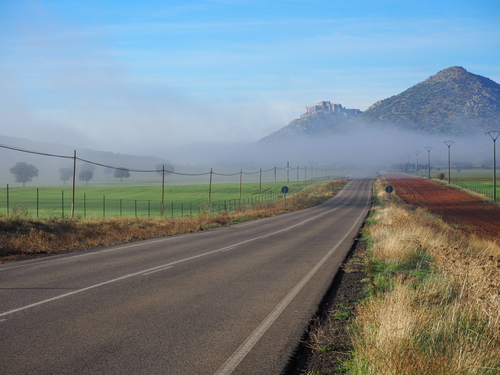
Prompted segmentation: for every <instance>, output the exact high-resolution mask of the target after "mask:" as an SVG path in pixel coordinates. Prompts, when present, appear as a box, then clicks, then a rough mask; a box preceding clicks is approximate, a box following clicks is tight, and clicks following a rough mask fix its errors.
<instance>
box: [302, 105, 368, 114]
mask: <svg viewBox="0 0 500 375" xmlns="http://www.w3.org/2000/svg"><path fill="white" fill-rule="evenodd" d="M317 112H324V113H338V114H341V115H344V116H355V115H358V114H360V113H361V111H360V110H359V109H347V108H344V107H342V105H341V104H336V103H331V102H330V101H323V102H319V103H318V104H316V105H313V106H312V107H306V113H304V114H303V115H302V116H301V117H303V116H307V115H309V114H313V113H317Z"/></svg>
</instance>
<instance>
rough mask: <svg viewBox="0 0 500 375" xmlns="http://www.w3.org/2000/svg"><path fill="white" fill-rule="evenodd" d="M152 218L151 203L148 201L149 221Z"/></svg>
mask: <svg viewBox="0 0 500 375" xmlns="http://www.w3.org/2000/svg"><path fill="white" fill-rule="evenodd" d="M149 218H151V201H150V200H148V219H149Z"/></svg>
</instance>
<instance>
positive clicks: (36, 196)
mask: <svg viewBox="0 0 500 375" xmlns="http://www.w3.org/2000/svg"><path fill="white" fill-rule="evenodd" d="M36 218H37V219H38V188H36Z"/></svg>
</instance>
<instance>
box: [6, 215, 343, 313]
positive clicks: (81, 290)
mask: <svg viewBox="0 0 500 375" xmlns="http://www.w3.org/2000/svg"><path fill="white" fill-rule="evenodd" d="M335 210H337V208H333V209H332V210H328V211H325V212H323V213H321V214H318V215H316V216H313V217H310V218H309V219H306V220H303V221H301V222H299V223H297V224H294V225H292V226H290V227H287V228H284V229H280V230H278V231H276V232H273V233H268V234H265V235H262V236H258V237H254V238H250V239H248V240H245V241H242V242H238V243H236V244H233V245H230V246H226V247H223V248H220V249H216V250H212V251H208V252H206V253H203V254H198V255H194V256H192V257H188V258H184V259H180V260H177V261H175V262H171V263H167V264H162V265H160V266H156V267H153V268H149V269H146V270H142V271H139V272H134V273H131V274H128V275H124V276H121V277H118V278H116V279H112V280H108V281H104V282H102V283H99V284H95V285H91V286H88V287H85V288H82V289H78V290H75V291H73V292H69V293H65V294H61V295H59V296H55V297H52V298H49V299H46V300H42V301H39V302H35V303H32V304H29V305H26V306H22V307H19V308H17V309H13V310H10V311H6V312H3V313H0V317H3V316H6V315H10V314H13V313H16V312H19V311H23V310H27V309H30V308H32V307H36V306H40V305H43V304H45V303H48V302H52V301H56V300H58V299H62V298H65V297H69V296H72V295H75V294H78V293H81V292H85V291H87V290H90V289H95V288H98V287H101V286H104V285H108V284H112V283H114V282H117V281H121V280H125V279H128V278H130V277H133V276H137V275H144V274H146V273H153V272H155V271H156V270H160V269H165V268H167V267H171V266H173V265H175V264H179V263H183V262H187V261H190V260H193V259H197V258H201V257H205V256H207V255H211V254H215V253H218V252H223V251H228V250H231V249H234V248H236V247H238V246H240V245H243V244H246V243H249V242H252V241H256V240H259V239H261V238H263V237H268V236H272V235H275V234H279V233H283V232H286V231H288V230H290V229H292V228H295V227H298V226H300V225H304V224H305V223H307V222H309V221H311V220H314V219H317V218H318V217H321V216H324V215H326V214H327V213H330V212H332V211H335ZM139 245H140V244H137V245H135V246H139ZM130 246H134V245H130ZM130 246H123V247H121V248H125V247H130ZM115 250H118V248H116V249H110V250H109V251H115ZM82 256H84V255H82ZM13 268H14V267H13Z"/></svg>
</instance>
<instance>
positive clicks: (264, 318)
mask: <svg viewBox="0 0 500 375" xmlns="http://www.w3.org/2000/svg"><path fill="white" fill-rule="evenodd" d="M370 198H371V181H370V180H368V179H366V180H362V179H360V180H353V181H351V182H350V183H349V184H348V185H347V186H346V187H345V188H344V189H343V190H342V191H341V192H339V194H337V196H335V197H334V198H332V199H330V200H328V201H327V202H325V203H323V204H321V205H319V206H316V207H312V208H309V209H306V210H302V211H299V212H294V213H289V214H285V215H280V216H276V217H272V218H267V219H262V220H256V221H252V222H247V223H243V224H239V225H234V226H230V227H225V228H220V229H216V230H210V231H206V232H200V233H194V234H187V235H179V236H173V237H165V238H158V239H152V240H147V241H140V242H135V243H130V244H124V245H117V246H112V247H107V248H99V249H94V250H89V251H85V252H82V253H77V254H67V255H60V256H54V257H49V258H45V259H39V260H32V261H24V262H18V263H14V264H4V265H0V345H1V348H2V349H1V350H0V363H1V372H2V373H5V374H216V375H227V374H261V375H264V374H279V373H281V372H282V370H283V368H284V367H285V365H286V363H287V361H288V359H289V358H290V355H291V354H292V352H293V350H294V349H295V347H296V345H297V343H298V340H299V339H300V337H301V335H302V333H303V331H304V329H305V327H306V325H307V323H308V321H309V320H310V318H311V316H312V314H313V313H314V312H315V310H316V309H317V306H318V303H319V302H320V300H321V298H322V296H323V295H324V293H325V291H326V289H327V288H328V286H329V285H330V284H331V281H332V280H333V277H334V275H335V273H336V272H337V270H338V267H339V265H340V264H341V262H342V260H343V258H344V257H345V255H346V253H347V251H348V250H349V248H350V246H351V244H352V242H353V239H354V237H355V236H356V234H357V233H358V230H359V227H360V226H361V224H362V221H363V219H364V218H365V216H366V214H367V212H368V209H369V206H370Z"/></svg>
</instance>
